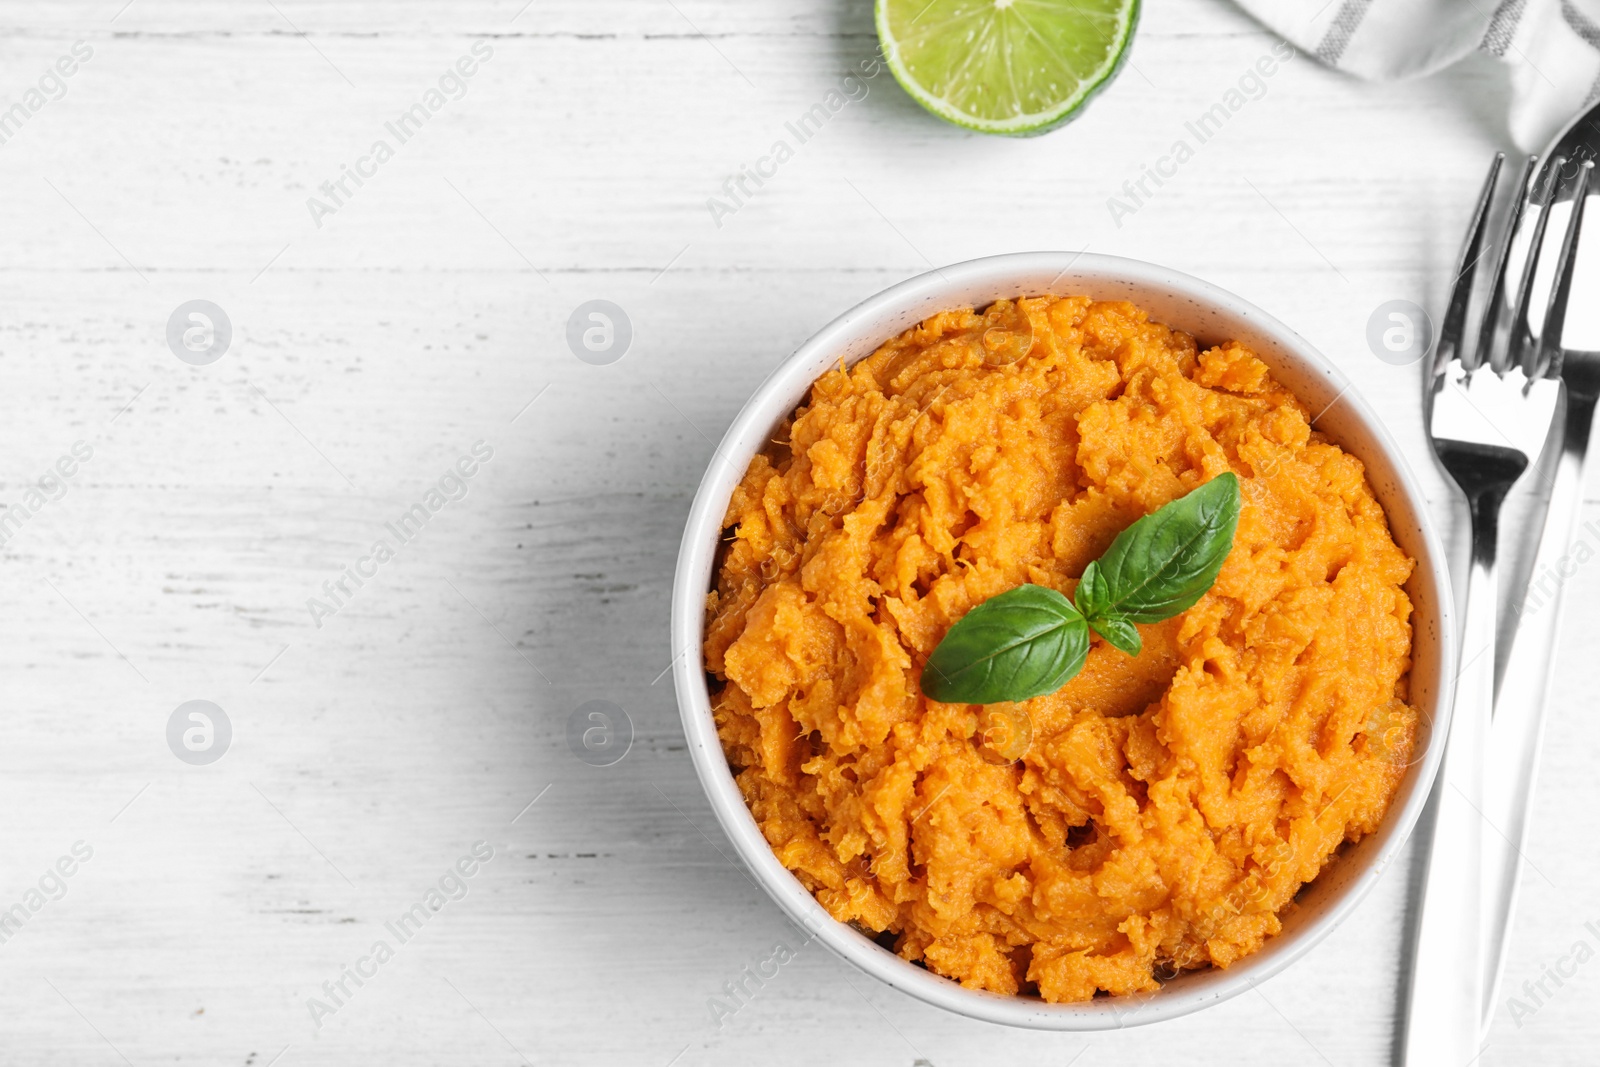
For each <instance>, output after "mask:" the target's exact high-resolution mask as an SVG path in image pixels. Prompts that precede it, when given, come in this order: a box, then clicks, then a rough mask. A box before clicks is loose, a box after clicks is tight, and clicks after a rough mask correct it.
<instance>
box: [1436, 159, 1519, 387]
mask: <svg viewBox="0 0 1600 1067" xmlns="http://www.w3.org/2000/svg"><path fill="white" fill-rule="evenodd" d="M1505 161H1506V154H1505V153H1504V152H1496V153H1495V154H1494V162H1493V163H1490V164H1489V176H1488V177H1487V178H1485V179H1484V181H1483V192H1481V193H1479V194H1478V207H1477V209H1476V210H1475V211H1473V213H1472V224H1471V225H1470V226H1469V227H1468V228H1467V243H1466V244H1465V245H1463V246H1462V249H1461V262H1460V263H1459V264H1458V265H1457V268H1456V280H1455V284H1454V285H1452V286H1451V287H1450V306H1449V308H1447V309H1446V310H1445V315H1444V325H1443V327H1442V328H1441V329H1440V330H1439V343H1438V345H1437V346H1436V347H1435V348H1434V361H1433V372H1434V373H1435V374H1439V373H1442V372H1443V371H1444V368H1445V365H1446V364H1448V363H1449V362H1450V361H1451V360H1453V359H1460V358H1461V339H1462V337H1463V336H1465V334H1466V331H1467V305H1468V304H1469V303H1471V302H1472V282H1473V279H1474V278H1476V277H1477V272H1478V260H1479V259H1481V258H1482V256H1483V235H1484V232H1485V230H1486V228H1487V223H1488V221H1489V205H1490V204H1492V203H1493V202H1494V190H1495V185H1496V183H1498V182H1499V180H1500V167H1501V164H1503V163H1505Z"/></svg>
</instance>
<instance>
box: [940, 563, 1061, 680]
mask: <svg viewBox="0 0 1600 1067" xmlns="http://www.w3.org/2000/svg"><path fill="white" fill-rule="evenodd" d="M1088 654H1089V627H1088V624H1087V623H1085V622H1084V619H1083V616H1082V615H1081V614H1080V613H1079V612H1078V609H1077V608H1075V607H1073V605H1072V601H1070V600H1068V599H1067V598H1066V597H1064V596H1062V595H1061V594H1060V593H1058V592H1056V591H1055V590H1054V589H1046V588H1044V587H1043V586H1038V585H1019V586H1017V588H1015V589H1012V590H1010V591H1008V592H1004V593H1001V594H1000V595H999V596H994V597H990V598H989V599H988V600H985V601H984V602H983V603H982V604H979V605H978V606H977V607H975V608H973V609H972V610H971V611H969V612H967V613H966V614H965V615H963V616H962V617H961V618H960V620H958V621H957V622H956V624H955V625H954V626H952V627H950V630H949V632H948V633H946V634H945V635H944V640H942V641H940V642H939V647H938V648H935V649H934V650H933V655H931V656H929V657H928V662H927V664H926V665H925V666H924V667H923V668H922V692H923V693H924V694H925V695H927V696H928V697H929V698H931V699H933V700H939V701H943V702H945V703H948V704H995V703H998V702H1000V701H1005V700H1027V699H1029V698H1030V697H1036V696H1043V695H1044V694H1046V693H1053V692H1055V691H1056V690H1057V689H1060V688H1061V687H1062V686H1063V685H1065V684H1066V683H1067V681H1068V680H1069V679H1070V678H1071V677H1072V676H1073V675H1075V674H1077V673H1078V671H1080V670H1081V669H1083V661H1084V658H1085V657H1087V656H1088Z"/></svg>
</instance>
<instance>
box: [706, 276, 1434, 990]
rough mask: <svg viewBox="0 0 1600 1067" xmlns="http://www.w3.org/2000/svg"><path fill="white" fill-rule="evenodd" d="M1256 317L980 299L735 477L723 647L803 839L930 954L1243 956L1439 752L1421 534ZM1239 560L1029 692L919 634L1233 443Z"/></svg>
mask: <svg viewBox="0 0 1600 1067" xmlns="http://www.w3.org/2000/svg"><path fill="white" fill-rule="evenodd" d="M1310 414H1311V413H1310V412H1308V410H1307V408H1306V406H1305V405H1304V404H1302V403H1301V402H1300V401H1299V400H1297V399H1296V398H1295V397H1294V396H1293V395H1292V394H1290V393H1289V392H1288V391H1287V390H1286V389H1284V388H1283V387H1282V386H1281V385H1279V384H1278V383H1277V382H1276V381H1274V380H1273V378H1272V376H1271V374H1270V373H1268V370H1267V368H1266V366H1265V365H1264V364H1262V363H1261V362H1260V361H1259V360H1258V359H1256V357H1255V356H1254V355H1252V354H1251V353H1250V352H1249V351H1248V350H1247V349H1245V348H1244V347H1242V346H1241V345H1238V344H1234V343H1229V344H1224V345H1221V346H1219V347H1217V348H1212V349H1209V350H1207V351H1205V352H1200V351H1198V350H1197V347H1196V344H1195V341H1194V339H1193V338H1192V337H1189V336H1188V335H1186V334H1183V333H1179V332H1177V331H1174V330H1169V329H1168V328H1166V327H1165V326H1161V325H1159V324H1157V323H1154V322H1151V321H1149V318H1148V316H1147V315H1146V313H1145V312H1143V311H1141V310H1140V309H1139V308H1137V307H1135V306H1133V305H1131V304H1128V303H1122V302H1106V303H1095V302H1092V301H1090V300H1089V299H1087V298H1083V297H1069V298H1065V299H1059V298H1054V297H1040V298H1029V299H1024V300H1020V301H1017V302H1011V301H1000V302H998V303H996V304H994V305H993V306H991V307H989V308H988V309H986V310H985V311H983V312H975V311H971V310H961V311H950V312H945V313H942V314H939V315H935V316H934V317H932V318H930V319H928V320H927V321H926V322H924V323H922V324H921V325H919V326H917V327H915V328H914V329H911V330H908V331H907V332H905V333H903V334H901V335H900V336H899V337H896V338H894V339H892V340H890V341H888V342H887V343H885V344H884V345H883V346H882V347H881V348H879V349H878V351H877V352H875V353H873V355H872V356H870V357H869V358H867V359H865V360H863V361H862V362H860V363H858V364H857V365H856V366H854V367H853V368H850V369H848V370H845V369H843V368H842V367H841V369H839V370H836V371H830V372H829V373H828V374H826V375H825V376H823V377H822V378H821V379H820V380H819V381H818V382H817V383H816V384H815V385H814V386H813V387H812V390H811V395H810V397H809V398H808V399H807V401H806V404H805V406H803V407H801V408H800V409H799V410H798V411H796V412H795V414H794V416H793V418H792V420H791V421H790V422H788V423H786V424H785V425H783V426H781V427H779V428H778V429H777V430H775V431H774V433H773V435H772V436H773V437H774V438H775V441H774V443H773V445H772V446H771V447H770V448H768V449H767V450H766V451H765V452H764V453H762V454H761V455H758V456H757V457H756V458H755V460H754V461H753V462H752V463H751V464H750V469H749V471H748V473H747V474H746V475H745V477H744V480H743V482H742V483H741V484H740V485H739V487H738V489H737V490H736V491H735V492H734V494H733V499H732V501H731V502H730V504H729V506H728V514H727V518H726V520H725V524H724V525H725V527H726V529H725V538H726V541H725V544H724V546H723V557H722V562H721V565H720V568H719V570H718V573H717V580H716V589H715V591H714V592H712V593H711V594H709V596H708V597H707V605H706V607H707V619H708V623H707V636H706V642H705V663H706V669H707V671H708V672H709V674H710V675H711V684H712V702H713V705H714V708H715V715H716V722H717V728H718V731H719V733H720V735H721V738H722V744H723V747H724V750H725V751H726V753H727V757H728V762H729V764H730V765H731V766H732V768H733V770H734V772H735V774H736V776H737V779H738V784H739V788H740V790H741V791H742V792H743V794H744V798H745V801H746V803H747V804H748V805H749V807H750V811H751V813H752V814H753V815H754V816H755V819H756V821H757V823H759V824H760V826H761V829H762V832H763V833H764V834H765V835H766V838H767V841H768V842H769V843H770V844H771V846H772V848H773V851H774V852H775V853H776V854H777V856H778V858H779V859H780V860H781V861H782V862H783V864H784V866H786V867H788V868H789V869H790V870H791V871H793V872H794V874H795V876H796V877H797V878H799V879H800V881H801V882H802V883H803V884H804V885H805V886H806V888H807V889H809V890H810V891H811V892H812V893H813V894H814V895H815V896H816V898H817V900H818V901H820V902H821V903H822V905H823V906H824V907H826V908H827V909H828V911H829V912H830V913H832V915H833V916H834V917H835V918H837V919H839V920H841V921H844V922H849V923H852V924H854V925H856V926H857V927H858V928H859V929H862V930H864V931H866V932H868V933H869V934H870V935H872V936H876V937H878V938H879V940H880V941H881V942H882V943H884V944H889V943H890V942H891V941H892V943H893V946H894V949H895V951H896V952H898V953H899V954H900V955H901V956H903V957H904V958H906V959H908V960H914V961H920V962H921V963H922V964H923V965H925V966H926V967H928V968H929V969H930V970H932V971H934V972H936V973H938V974H942V975H946V976H948V977H950V978H953V979H957V980H959V981H960V982H961V983H962V984H963V985H966V986H970V987H973V988H978V989H988V990H993V991H995V992H1000V993H1022V994H1034V993H1037V994H1038V995H1039V996H1041V997H1043V998H1044V999H1045V1000H1047V1001H1077V1000H1086V999H1088V998H1090V997H1093V996H1094V995H1095V994H1096V992H1097V991H1105V992H1107V993H1113V994H1123V993H1134V992H1139V991H1145V990H1151V989H1154V988H1156V987H1157V986H1158V984H1159V982H1160V981H1162V980H1164V979H1167V978H1170V977H1172V976H1174V975H1176V974H1177V973H1178V972H1180V971H1183V970H1188V969H1193V968H1201V967H1206V966H1208V965H1215V966H1219V967H1227V966H1228V965H1230V964H1231V963H1233V962H1234V961H1235V960H1237V959H1239V958H1240V957H1242V956H1246V955H1249V954H1250V953H1252V952H1255V951H1256V950H1258V949H1259V948H1260V947H1261V945H1262V943H1263V941H1265V939H1267V938H1269V937H1271V936H1273V935H1274V934H1276V933H1277V932H1278V931H1279V930H1280V928H1281V924H1280V917H1281V916H1282V915H1283V914H1284V913H1285V911H1286V910H1287V909H1289V908H1292V907H1293V901H1294V896H1295V893H1296V891H1297V890H1298V889H1299V888H1300V887H1301V886H1302V885H1303V884H1304V883H1306V882H1308V881H1310V880H1311V879H1312V878H1315V877H1316V876H1317V872H1318V871H1320V870H1321V869H1322V867H1323V865H1324V864H1325V863H1327V862H1328V860H1329V859H1330V857H1332V856H1333V855H1334V853H1335V852H1337V851H1338V850H1339V848H1340V846H1341V844H1342V843H1344V842H1347V841H1356V840H1358V839H1359V838H1361V837H1362V836H1363V835H1365V834H1368V833H1371V832H1372V831H1373V830H1374V829H1375V828H1376V827H1377V826H1378V824H1379V822H1380V820H1381V819H1382V818H1383V815H1384V812H1385V810H1386V809H1387V808H1388V806H1389V802H1390V800H1391V798H1392V797H1393V795H1394V792H1395V789H1396V787H1397V786H1398V784H1399V782H1400V780H1401V777H1402V775H1403V773H1404V769H1405V767H1406V765H1407V763H1408V761H1409V759H1410V755H1411V748H1412V744H1413V740H1414V736H1415V732H1416V721H1417V713H1416V710H1415V709H1414V708H1412V707H1410V706H1408V704H1407V702H1406V699H1407V692H1406V680H1407V671H1408V669H1409V667H1410V650H1411V626H1410V622H1409V616H1410V612H1411V604H1410V601H1409V600H1408V599H1407V597H1406V594H1405V592H1404V590H1403V589H1402V588H1401V586H1402V584H1403V583H1404V582H1405V581H1406V579H1407V577H1408V576H1409V575H1410V573H1411V570H1412V565H1413V564H1412V560H1411V559H1409V558H1408V557H1407V556H1406V555H1405V553H1403V552H1402V551H1401V550H1400V549H1399V548H1397V547H1396V546H1395V543H1394V541H1393V540H1392V539H1391V537H1390V534H1389V528H1388V523H1387V522H1386V520H1385V518H1384V514H1383V510H1382V509H1381V508H1380V507H1379V506H1378V503H1377V501H1376V500H1375V499H1374V498H1373V495H1372V491H1371V488H1370V487H1369V486H1368V484H1367V481H1366V478H1365V475H1364V471H1363V468H1362V465H1361V463H1360V461H1359V460H1357V459H1355V458H1354V457H1353V456H1350V455H1347V454H1346V453H1344V452H1343V451H1341V450H1340V449H1339V447H1338V446H1337V445H1334V444H1332V443H1331V442H1329V441H1327V440H1325V439H1324V438H1323V437H1322V436H1321V435H1319V434H1318V433H1317V432H1316V431H1314V430H1312V429H1311V427H1310V425H1309V418H1310ZM1229 470H1231V471H1233V472H1234V473H1235V474H1237V475H1238V476H1239V480H1240V489H1241V494H1242V498H1243V511H1242V514H1241V517H1240V520H1239V528H1238V533H1237V535H1236V537H1235V540H1234V545H1233V551H1232V553H1231V554H1230V555H1229V556H1228V559H1227V562H1226V564H1225V565H1224V566H1223V568H1222V573H1221V575H1220V576H1219V577H1218V579H1217V581H1216V584H1215V586H1213V588H1212V589H1211V591H1210V592H1209V593H1208V594H1206V595H1205V596H1204V597H1203V598H1202V599H1201V600H1200V602H1199V603H1197V604H1196V605H1195V606H1194V607H1192V608H1190V609H1189V610H1188V611H1186V612H1184V613H1183V614H1181V615H1179V616H1177V617H1176V618H1173V619H1170V620H1168V621H1166V622H1163V623H1158V624H1155V625H1151V626H1140V627H1139V630H1140V634H1141V636H1142V637H1143V639H1144V650H1143V652H1141V653H1140V654H1139V655H1138V656H1137V657H1130V656H1127V655H1125V654H1124V653H1122V652H1120V651H1118V650H1117V649H1115V648H1113V647H1112V646H1110V645H1108V644H1106V643H1105V642H1104V641H1103V640H1102V639H1100V638H1099V637H1098V636H1096V637H1094V638H1093V643H1092V647H1091V648H1090V651H1089V658H1088V662H1087V664H1086V665H1085V667H1084V669H1083V671H1082V673H1080V674H1079V675H1078V676H1077V677H1076V678H1074V679H1073V680H1072V681H1070V682H1068V683H1067V685H1066V686H1065V687H1064V688H1062V689H1061V690H1059V691H1057V692H1056V693H1053V694H1051V695H1049V696H1043V697H1038V698H1035V699H1033V700H1029V701H1026V702H1023V703H1018V704H995V705H989V706H987V707H979V706H974V705H964V704H942V703H939V702H937V701H933V700H929V699H927V698H926V697H924V696H923V695H922V693H921V691H920V689H919V686H918V679H919V676H920V673H921V670H922V665H923V663H924V662H925V661H926V660H927V658H928V655H929V654H930V653H931V652H932V651H933V650H934V647H935V646H936V645H938V643H939V641H940V639H941V638H943V637H944V635H945V632H946V631H947V630H949V628H950V626H951V625H952V624H953V623H955V622H956V620H958V619H960V618H961V616H962V615H963V614H965V613H966V612H967V611H968V610H969V609H970V608H972V607H973V606H974V605H976V604H979V603H981V602H982V601H984V600H986V599H987V598H989V597H992V596H995V595H996V594H998V593H1002V592H1005V591H1006V590H1008V589H1011V588H1013V587H1014V586H1017V585H1020V584H1022V583H1024V582H1033V583H1036V584H1039V585H1046V586H1051V587H1053V588H1055V589H1058V590H1060V591H1061V592H1063V593H1065V594H1067V595H1068V596H1071V594H1072V591H1073V588H1074V586H1075V585H1076V584H1077V580H1078V577H1079V576H1080V575H1081V574H1082V573H1083V569H1084V566H1085V565H1086V564H1088V563H1089V562H1090V561H1091V560H1093V559H1095V558H1096V557H1097V556H1099V555H1100V554H1101V553H1102V552H1104V551H1105V549H1106V548H1107V547H1109V546H1110V544H1111V541H1112V539H1113V538H1115V537H1116V535H1117V534H1118V533H1119V532H1120V531H1121V530H1123V529H1124V528H1125V527H1127V526H1128V525H1129V524H1130V523H1132V522H1133V521H1134V520H1135V519H1137V518H1138V517H1140V516H1141V515H1145V514H1147V513H1149V512H1152V511H1154V510H1156V509H1157V508H1159V507H1161V506H1162V505H1163V504H1165V503H1167V502H1168V501H1170V500H1173V499H1174V498H1176V497H1178V496H1181V495H1183V494H1184V493H1186V492H1188V491H1190V490H1192V489H1194V488H1195V487H1196V486H1198V485H1200V484H1201V483H1202V482H1204V481H1206V480H1207V479H1210V478H1214V477H1216V476H1217V475H1219V474H1221V473H1223V472H1224V471H1229Z"/></svg>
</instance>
